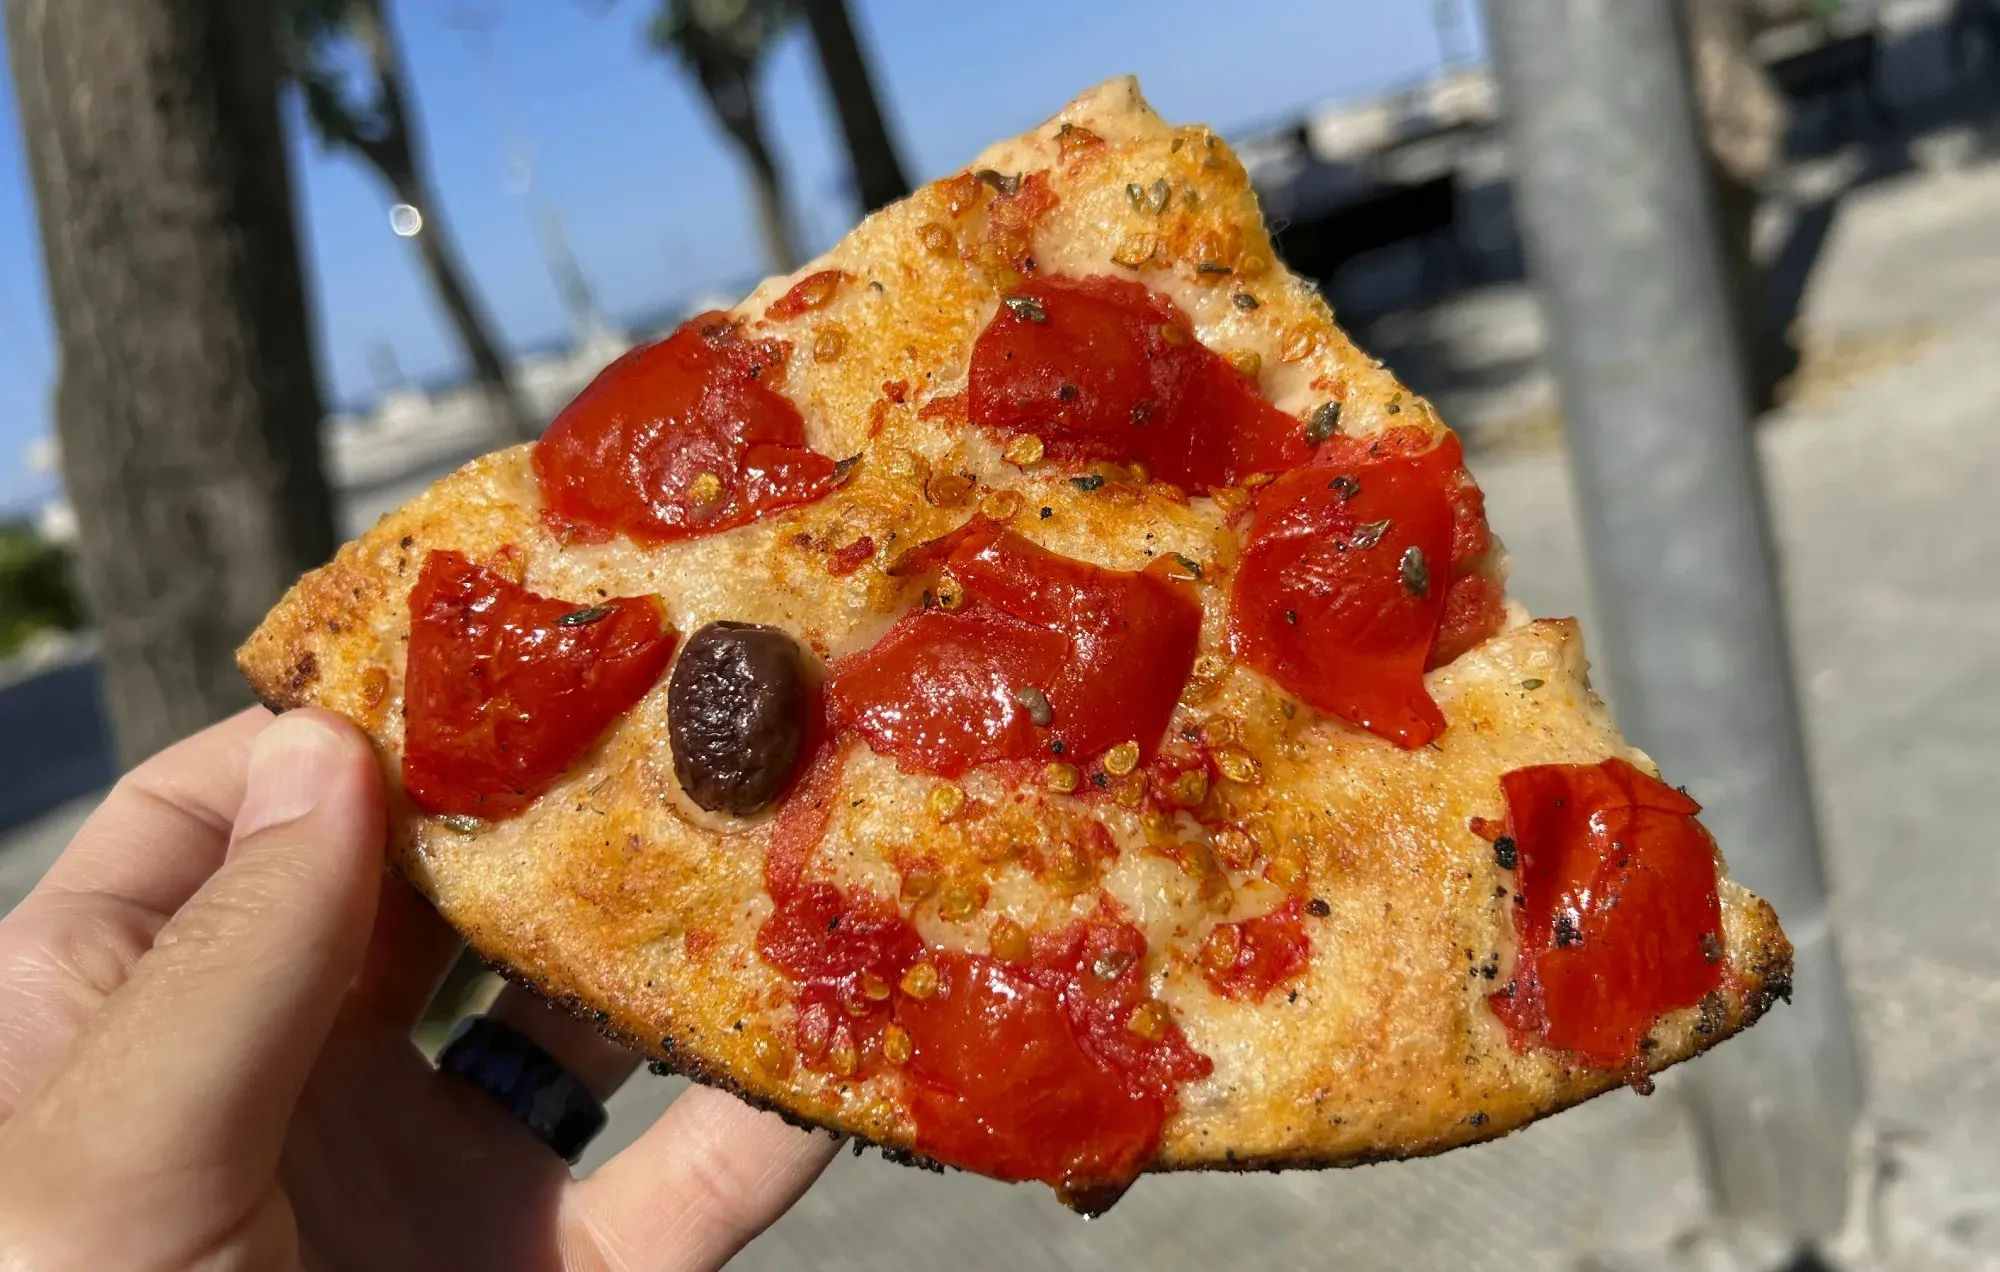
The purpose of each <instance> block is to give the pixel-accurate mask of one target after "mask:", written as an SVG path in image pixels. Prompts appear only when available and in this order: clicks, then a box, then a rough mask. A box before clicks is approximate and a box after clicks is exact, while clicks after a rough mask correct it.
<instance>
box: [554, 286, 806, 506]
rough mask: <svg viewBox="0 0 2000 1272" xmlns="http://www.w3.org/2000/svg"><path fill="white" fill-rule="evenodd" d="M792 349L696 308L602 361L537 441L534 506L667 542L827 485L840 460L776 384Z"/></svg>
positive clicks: (790, 502)
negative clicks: (665, 332) (814, 444)
mask: <svg viewBox="0 0 2000 1272" xmlns="http://www.w3.org/2000/svg"><path fill="white" fill-rule="evenodd" d="M809 281H810V280H809ZM790 349H791V347H790V346H789V345H788V344H786V342H784V341H782V340H755V339H751V338H749V337H747V336H745V335H744V334H743V333H742V332H741V331H740V330H738V328H737V327H736V326H734V325H733V324H731V323H730V322H729V321H728V319H727V318H726V317H725V316H724V315H722V314H703V315H702V316H701V317H699V318H694V319H690V320H689V321H688V322H687V323H685V324H683V325H682V326H681V328H680V329H679V330H678V331H676V332H674V334H672V335H671V336H668V337H667V338H666V339H665V340H662V341H660V342H659V343H658V344H653V345H647V346H645V347H644V348H639V349H634V350H633V351H632V352H630V353H628V354H626V355H625V356H624V357H622V358H620V359H618V361H616V362H614V363H612V364H611V365H610V366H608V367H606V368H605V369H604V370H603V371H601V372H599V373H598V376H597V378H596V379H595V380H593V381H591V382H590V386H589V387H588V388H586V389H584V391H583V392H582V393H580V394H578V395H577V398H576V400H575V401H574V402H571V403H570V404H569V405H568V406H567V407H565V408H564V409H563V412H562V414H561V415H558V416H557V417H556V419H555V423H553V424H551V425H550V426H549V431H548V433H547V434H546V435H545V436H543V438H542V439H541V441H539V442H537V443H536V444H535V474H536V476H537V477H539V478H540V480H541V487H542V498H543V499H544V501H545V502H546V505H547V507H546V509H545V511H544V513H543V516H544V517H545V518H546V519H547V520H548V521H549V523H550V524H551V525H553V526H555V527H556V528H558V529H560V530H563V531H566V532H568V533H571V534H573V535H576V536H579V537H582V538H586V539H597V540H601V539H604V538H608V537H609V536H610V535H612V534H614V533H623V534H626V535H629V536H631V537H632V538H633V539H635V540H638V541H639V542H642V543H668V542H672V541H674V540H676V539H687V538H692V537H694V536H697V535H703V534H713V533H715V532H716V531H719V530H727V529H730V528H731V527H733V526H740V525H743V524H745V523H747V522H751V521H755V520H756V519H757V518H759V517H761V516H763V515H764V514H766V513H769V512H775V511H777V510H779V509H781V508H790V507H792V506H794V505H797V504H802V503H810V502H811V501H813V500H815V499H818V498H819V497H820V496H821V495H824V494H825V493H826V492H827V491H829V490H831V489H833V487H834V486H835V485H836V484H837V483H838V480H839V477H838V473H837V471H836V469H837V467H838V466H837V465H836V464H835V463H834V461H833V460H831V459H829V458H827V457H826V456H825V455H821V454H819V453H818V452H816V451H813V450H809V449H808V448H807V447H806V443H805V421H804V419H803V418H801V417H800V415H799V411H798V408H797V407H795V406H793V405H792V403H791V400H790V399H789V398H787V397H786V396H785V395H784V394H783V393H781V392H779V388H780V387H781V386H782V385H783V383H784V375H785V362H786V359H787V358H788V357H789V355H790Z"/></svg>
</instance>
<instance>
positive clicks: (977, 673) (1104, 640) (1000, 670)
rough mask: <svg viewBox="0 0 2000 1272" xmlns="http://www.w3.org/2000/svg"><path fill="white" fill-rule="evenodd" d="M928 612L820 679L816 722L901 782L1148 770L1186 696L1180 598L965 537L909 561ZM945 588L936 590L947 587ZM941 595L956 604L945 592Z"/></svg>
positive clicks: (990, 534) (1186, 628) (1190, 632)
mask: <svg viewBox="0 0 2000 1272" xmlns="http://www.w3.org/2000/svg"><path fill="white" fill-rule="evenodd" d="M921 551H927V552H929V553H930V554H931V555H933V556H935V557H936V558H937V565H938V568H940V569H941V570H942V571H943V573H942V575H941V579H940V584H939V588H940V590H941V591H943V592H944V594H945V595H947V596H950V597H952V600H951V603H950V608H947V607H946V605H945V604H943V603H934V604H932V605H930V606H929V607H928V608H925V609H920V610H915V611H912V612H911V613H909V614H906V615H904V616H903V618H902V619H900V620H899V621H898V622H897V623H896V625H895V626H894V627H891V628H890V629H889V631H888V633H887V634H886V635H884V636H883V637H882V639H881V640H880V641H878V642H876V644H875V645H874V646H873V647H871V648H869V649H867V650H865V651H863V652H862V653H859V654H856V655H854V656H853V657H851V658H848V659H846V660H844V661H842V662H841V663H840V664H838V665H836V667H835V668H834V678H833V681H832V684H831V685H830V686H829V688H828V703H829V709H830V713H831V718H832V719H833V720H834V721H835V723H836V725H837V726H840V727H846V728H852V729H853V730H855V731H856V732H858V733H859V734H860V735H861V736H862V737H863V738H865V739H867V741H868V743H869V745H870V746H872V747H874V748H875V750H876V751H878V752H881V753H883V754H885V755H893V756H895V757H896V759H897V760H898V762H899V763H901V764H902V766H903V767H904V768H905V769H910V770H918V771H923V772H929V773H936V774H940V775H942V776H945V777H956V776H957V775H959V774H960V773H963V772H964V771H965V770H967V769H969V768H972V767H974V766H975V765H979V764H985V763H990V762H992V761H995V760H1003V759H1030V758H1036V757H1049V756H1064V757H1067V758H1068V759H1069V760H1070V761H1071V762H1075V763H1081V762H1083V761H1084V760H1085V759H1087V758H1088V757H1090V756H1093V755H1096V754H1097V753H1099V752H1101V751H1104V750H1106V749H1108V748H1110V747H1113V746H1116V745H1118V744H1119V743H1121V742H1126V741H1135V742H1137V743H1138V744H1139V748H1140V751H1141V754H1142V755H1144V756H1150V755H1151V754H1152V752H1153V748H1154V747H1155V746H1156V745H1157V744H1158V742H1159V739H1160V735H1161V734H1162V733H1164V732H1165V731H1166V727H1167V719H1168V717H1169V716H1170V715H1171V714H1172V713H1173V709H1174V703H1175V702H1176V701H1178V700H1179V698H1180V693H1181V689H1182V686H1184V685H1185V684H1186V683H1187V675H1188V669H1189V668H1190V667H1191V666H1193V664H1194V655H1195V647H1196V643H1197V641H1198V639H1199V636H1200V632H1201V608H1200V606H1199V605H1198V604H1196V602H1195V601H1194V599H1193V597H1192V596H1190V595H1189V594H1188V593H1187V592H1185V591H1184V590H1182V588H1181V586H1180V585H1177V584H1174V583H1171V582H1168V581H1167V580H1165V579H1162V578H1159V577H1157V576H1155V575H1150V574H1137V573H1126V572H1123V571H1118V570H1107V569H1102V568H1100V567H1098V566H1094V565H1089V564H1086V563H1085V562H1082V561H1077V560H1073V559H1071V558H1069V557H1063V556H1058V555H1056V554H1055V553H1053V552H1050V551H1048V550H1046V549H1044V548H1041V547H1038V546H1036V545H1035V544H1033V543H1030V542H1029V541H1028V540H1026V539H1024V538H1022V537H1020V536H1019V535H1016V534H1013V533H1011V532H1008V531H1005V530H1002V529H1000V528H999V527H998V526H996V525H994V524H992V523H986V522H975V523H972V524H971V525H969V526H967V527H965V528H964V529H962V530H960V531H958V532H955V533H954V534H953V535H951V536H947V538H946V540H944V541H940V542H939V543H937V544H934V545H931V546H930V547H929V548H927V549H924V550H921ZM947 581H948V582H947ZM952 589H956V590H955V591H953V590H952Z"/></svg>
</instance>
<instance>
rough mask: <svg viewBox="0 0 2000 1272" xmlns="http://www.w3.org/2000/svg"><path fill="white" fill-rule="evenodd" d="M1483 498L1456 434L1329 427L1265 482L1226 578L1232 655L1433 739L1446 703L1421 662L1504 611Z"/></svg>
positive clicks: (1476, 636)
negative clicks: (1312, 447) (1322, 440)
mask: <svg viewBox="0 0 2000 1272" xmlns="http://www.w3.org/2000/svg"><path fill="white" fill-rule="evenodd" d="M1468 492H1469V495H1468ZM1477 497H1478V488H1477V487H1476V486H1474V485H1472V482H1471V478H1470V477H1469V476H1468V475H1467V474H1466V472H1465V466H1464V462H1463V457H1462V453H1461V452H1460V450H1459V445H1458V439H1457V438H1455V437H1452V436H1451V435H1450V434H1444V435H1442V436H1434V435H1433V434H1431V433H1429V432H1427V431H1425V430H1423V429H1417V428H1400V429H1392V430H1390V431H1388V432H1385V433H1381V434H1378V435H1376V436H1374V437H1367V438H1357V437H1349V436H1346V435H1338V436H1335V437H1334V438H1332V439H1331V440H1330V441H1329V442H1328V443H1327V444H1326V445H1324V446H1322V447H1321V448H1320V452H1319V454H1318V455H1317V456H1316V457H1315V459H1314V462H1313V463H1311V464H1310V465H1308V466H1306V467H1303V468H1297V469H1293V470H1292V471H1291V472H1288V473H1286V474H1285V475H1283V476H1281V477H1279V478H1278V479H1277V480H1276V481H1274V482H1272V483H1271V484H1270V485H1268V486H1266V487H1264V488H1263V489H1262V490H1261V491H1259V492H1258V495H1257V499H1256V504H1255V520H1254V521H1253V523H1252V525H1251V528H1250V532H1249V535H1248V538H1247V541H1246V543H1245V545H1244V549H1243V558H1242V562H1241V564H1240V565H1239V567H1238V569H1237V573H1236V577H1235V580H1234V581H1233V582H1232V584H1231V591H1230V613H1229V638H1230V645H1231V648H1232V649H1233V650H1234V651H1235V653H1236V656H1237V657H1239V658H1241V659H1242V660H1243V661H1244V662H1246V663H1248V664H1249V665H1250V666H1252V667H1254V668H1256V669H1257V670H1258V671H1261V672H1263V673H1264V674H1265V675H1268V676H1270V677H1271V678H1272V679H1274V680H1276V681H1277V682H1278V683H1279V684H1280V685H1281V686H1283V687H1284V688H1285V689H1286V690H1288V691H1289V692H1291V693H1294V694H1296V695H1298V697H1299V698H1300V699H1302V700H1303V701H1304V702H1305V703H1306V704H1307V705H1308V706H1311V707H1314V708H1315V709H1317V710H1320V711H1324V712H1326V713H1327V714H1328V715H1332V716H1337V717H1339V718H1340V719H1343V720H1346V721H1348V722H1349V723H1351V724H1355V725H1358V726H1360V727H1361V728H1364V729H1367V730H1368V731H1369V732H1371V733H1375V734H1377V735H1379V736H1381V737H1384V738H1387V739H1389V740H1390V741H1392V742H1394V743H1395V744H1396V745H1398V746H1400V747H1403V748H1405V749H1410V748H1415V747H1419V746H1422V745H1424V744H1425V743H1426V742H1429V741H1430V740H1431V739H1432V738H1434V737H1436V736H1437V735H1438V733H1439V732H1441V731H1442V730H1443V728H1444V716H1443V714H1442V713H1441V712H1439V710H1438V708H1437V704H1436V703H1434V702H1433V701H1431V697H1430V694H1429V693H1427V692H1426V691H1425V689H1424V682H1423V676H1424V672H1425V670H1426V669H1427V668H1429V667H1431V666H1434V665H1436V663H1437V661H1438V659H1437V657H1436V656H1437V654H1439V653H1441V652H1445V653H1450V654H1452V655H1453V656H1456V654H1457V653H1462V652H1463V651H1464V650H1465V649H1467V648H1470V647H1471V646H1472V645H1475V644H1477V643H1478V642H1479V641H1480V640H1483V639H1485V638H1486V637H1487V636H1489V635H1491V634H1492V633H1493V632H1494V631H1497V630H1498V629H1499V627H1500V624H1501V621H1502V618H1503V613H1502V611H1501V609H1500V590H1499V587H1498V585H1497V584H1496V583H1492V582H1491V580H1489V579H1487V578H1486V577H1485V576H1484V575H1483V574H1481V573H1480V572H1479V567H1480V566H1481V565H1482V564H1483V563H1484V557H1485V556H1486V554H1487V553H1488V552H1489V551H1490V550H1491V547H1492V539H1491V536H1490V534H1489V533H1488V532H1487V531H1486V529H1485V516H1484V512H1483V509H1482V508H1481V506H1480V505H1479V504H1478V503H1476V502H1474V501H1475V500H1476V499H1477ZM1466 509H1469V510H1470V515H1469V516H1468V515H1466V514H1465V512H1464V511H1463V510H1466ZM1454 597H1456V598H1457V599H1456V603H1454V601H1453V598H1454ZM1448 616H1449V623H1447V618H1448Z"/></svg>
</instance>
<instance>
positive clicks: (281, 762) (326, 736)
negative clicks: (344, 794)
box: [235, 714, 342, 839]
mask: <svg viewBox="0 0 2000 1272" xmlns="http://www.w3.org/2000/svg"><path fill="white" fill-rule="evenodd" d="M341 752H342V745H341V739H340V737H339V735H337V734H335V733H334V731H333V730H332V729H330V728H328V727H327V726H326V725H325V724H324V723H322V722H321V721H319V720H315V719H314V718H313V717H311V716H309V715H296V714H295V715H282V716H279V717H278V718H277V719H276V720H275V721H273V722H272V724H271V727H270V728H268V729H265V730H264V731H263V732H262V733H260V734H258V735H257V740H256V741H255V742H253V743H251V745H250V773H249V778H248V781H247V783H246V786H245V789H244V792H243V807H242V808H241V809H240V810H238V812H237V814H236V836H235V837H236V838H237V839H242V838H245V837H246V836H249V835H254V834H256V833H257V832H258V831H260V830H268V829H270V828H271V827H273V826H278V825H282V824H284V823H285V822H290V821H297V820H298V819H299V818H301V817H304V816H305V815H306V814H307V813H310V812H311V811H312V810H313V808H314V806H316V805H317V804H318V803H319V801H320V796H321V794H322V793H323V792H324V791H325V790H326V788H327V786H328V785H329V784H330V782H331V780H332V778H333V775H334V774H335V772H336V771H337V769H338V766H339V764H340V762H341V758H342V755H341Z"/></svg>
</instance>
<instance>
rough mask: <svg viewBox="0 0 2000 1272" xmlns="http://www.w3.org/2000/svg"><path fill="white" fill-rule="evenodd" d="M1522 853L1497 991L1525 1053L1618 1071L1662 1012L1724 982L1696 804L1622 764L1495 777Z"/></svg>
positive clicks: (1709, 862) (1718, 921)
mask: <svg viewBox="0 0 2000 1272" xmlns="http://www.w3.org/2000/svg"><path fill="white" fill-rule="evenodd" d="M1500 784H1501V787H1502V789H1503V790H1504V791H1505V792H1506V795H1507V822H1508V832H1507V833H1508V834H1509V835H1511V836H1512V837H1513V840H1514V845H1515V851H1516V853H1517V854H1518V859H1519V865H1518V871H1519V878H1518V881H1517V883H1516V888H1517V890H1518V892H1519V893H1520V898H1521V904H1519V905H1517V906H1515V908H1514V926H1515V929H1516V931H1517V932H1518V933H1519V936H1520V952H1519V954H1518V955H1517V956H1516V960H1515V971H1514V979H1513V982H1512V983H1511V984H1510V985H1509V986H1508V988H1507V989H1506V990H1503V991H1501V992H1500V993H1499V994H1496V995H1494V996H1493V999H1492V1003H1493V1009H1494V1011H1495V1012H1496V1013H1497V1014H1498V1015H1499V1016H1500V1018H1501V1020H1502V1021H1504V1022H1505V1023H1506V1025H1507V1029H1508V1034H1509V1037H1510V1038H1511V1039H1512V1041H1513V1043H1514V1045H1515V1046H1516V1047H1517V1048H1525V1047H1528V1046H1533V1045H1542V1046H1548V1047H1553V1048H1555V1049H1557V1050H1559V1051H1567V1052H1570V1053H1572V1054H1573V1055H1575V1056H1576V1057H1578V1058H1579V1059H1580V1060H1582V1061H1583V1062H1584V1063H1586V1064H1590V1065H1594V1066H1597V1067H1601V1068H1618V1067H1621V1066H1625V1065H1629V1064H1631V1063H1632V1062H1633V1061H1634V1060H1635V1059H1637V1057H1638V1055H1639V1043H1640V1040H1641V1039H1643V1038H1644V1037H1645V1036H1646V1034H1647V1032H1648V1031H1649V1030H1650V1029H1652V1027H1653V1023H1654V1021H1655V1020H1657V1019H1658V1018H1659V1016H1660V1015H1661V1014H1662V1013H1664V1012H1669V1011H1673V1010H1675V1009H1677V1008H1681V1007H1688V1006H1692V1005H1693V1004H1695V1003H1698V1002H1700V1001H1701V999H1702V998H1703V996H1704V995H1706V994H1708V993H1709V992H1710V991H1711V990H1714V989H1715V988H1716V987H1717V986H1718V985H1719V984H1721V981H1722V967H1721V960H1722V945H1721V932H1722V916H1721V908H1720V905H1719V903H1718V902H1717V900H1716V894H1715V843H1714V841H1713V840H1711V839H1710V838H1709V836H1708V831H1706V830H1704V829H1703V828H1702V825H1701V823H1700V822H1698V821H1696V820H1695V818H1694V815H1695V814H1696V813H1698V812H1700V811H1701V806H1700V805H1699V804H1697V803H1695V802H1694V801H1693V800H1691V799H1689V798H1688V797H1687V796H1685V795H1683V794H1681V793H1680V792H1679V791H1676V790H1674V789H1673V788H1672V787H1670V786H1668V785H1666V784H1665V783H1664V782H1661V781H1659V780H1658V779H1657V778H1652V777H1648V776H1646V774H1644V773H1641V772H1640V771H1639V770H1638V769H1636V768H1634V767H1632V766H1631V765H1630V764H1628V763H1626V762H1625V761H1624V760H1616V759H1613V760H1606V761H1604V762H1603V763H1602V764H1544V765H1538V766H1536V767H1533V768H1524V769H1516V770H1515V771H1513V772H1511V773H1509V774H1507V775H1506V776H1505V777H1503V778H1501V779H1500Z"/></svg>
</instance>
